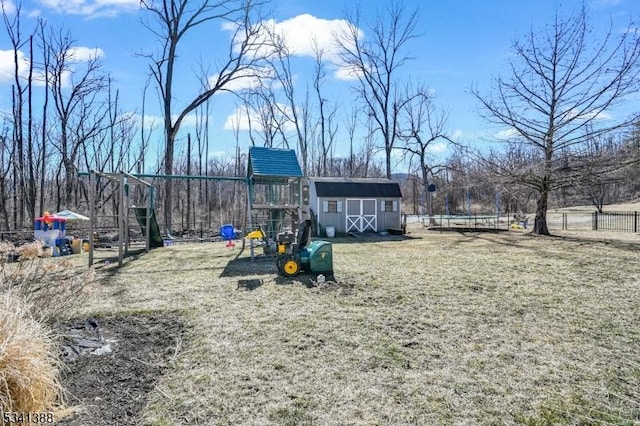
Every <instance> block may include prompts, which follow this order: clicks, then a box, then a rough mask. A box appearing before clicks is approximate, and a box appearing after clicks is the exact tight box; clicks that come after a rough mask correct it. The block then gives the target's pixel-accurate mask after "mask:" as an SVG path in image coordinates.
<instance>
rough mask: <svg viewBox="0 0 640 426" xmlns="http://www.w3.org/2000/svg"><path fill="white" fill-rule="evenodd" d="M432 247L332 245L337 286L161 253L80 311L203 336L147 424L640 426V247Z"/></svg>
mask: <svg viewBox="0 0 640 426" xmlns="http://www.w3.org/2000/svg"><path fill="white" fill-rule="evenodd" d="M414 236H418V235H415V234H414ZM419 237H420V238H416V239H411V240H404V241H394V239H393V238H388V239H386V240H385V241H365V242H361V243H354V242H353V240H347V239H343V240H336V241H335V243H334V246H333V248H334V267H335V271H336V278H337V280H338V284H335V285H331V286H323V287H309V286H307V284H308V283H309V278H310V277H309V276H306V277H305V276H301V277H299V278H298V279H294V280H288V279H284V278H280V277H278V276H277V273H276V268H275V265H274V264H273V262H266V261H256V262H250V261H248V260H246V258H241V259H238V260H236V259H235V258H234V256H235V255H236V254H237V250H236V251H235V252H233V251H229V250H227V249H225V248H224V244H222V243H216V244H202V245H191V246H174V247H168V248H163V249H159V250H155V251H153V252H152V253H150V254H148V255H144V256H141V257H140V258H138V259H136V260H134V261H131V262H129V263H128V264H127V265H126V266H125V267H124V268H122V269H121V270H116V269H114V268H111V267H105V268H102V269H101V272H100V273H99V278H100V286H99V288H98V289H96V291H94V292H93V293H92V297H91V300H90V302H89V303H88V304H87V305H85V306H83V308H82V310H81V312H82V313H84V314H87V313H94V314H95V313H101V312H102V313H115V312H122V313H132V312H134V313H135V312H140V311H167V312H169V311H171V312H174V311H178V312H182V314H183V315H184V317H185V319H186V321H187V322H188V323H189V325H190V332H189V334H190V336H189V339H188V340H189V341H190V342H192V343H191V345H190V346H189V347H184V348H182V350H181V351H180V352H179V354H178V356H177V358H176V361H175V365H174V366H173V369H172V371H171V372H170V373H169V374H168V375H167V376H166V377H164V378H163V379H162V380H161V382H160V383H158V385H157V388H156V391H155V392H153V394H152V395H151V399H150V403H149V405H148V407H147V409H146V410H145V422H146V424H153V425H169V424H312V423H313V424H354V425H356V424H357V425H359V424H366V425H369V424H389V425H391V424H393V425H402V424H407V425H408V424H531V425H538V424H539V425H543V424H634V422H638V421H640V391H639V389H640V363H639V361H638V360H640V346H639V345H638V342H640V329H639V328H638V326H637V324H638V322H639V320H640V286H639V285H638V284H639V283H640V270H639V269H638V267H637V265H638V264H639V261H640V256H639V255H638V248H639V246H638V242H637V241H627V242H625V241H618V240H613V239H611V240H608V241H597V240H592V239H585V238H580V237H579V236H578V237H576V236H572V235H563V236H560V237H535V236H532V235H530V234H527V233H523V232H509V233H497V234H491V233H466V234H460V233H451V232H443V233H439V232H433V231H432V232H427V233H424V234H422V235H419ZM245 255H247V253H245Z"/></svg>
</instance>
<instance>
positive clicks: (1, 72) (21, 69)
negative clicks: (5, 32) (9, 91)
mask: <svg viewBox="0 0 640 426" xmlns="http://www.w3.org/2000/svg"><path fill="white" fill-rule="evenodd" d="M14 72H15V61H14V56H13V50H0V84H2V83H9V82H12V81H13V79H14V78H15V77H14ZM27 72H29V61H28V60H27V59H26V58H25V57H24V53H22V51H18V73H19V74H20V75H21V76H25V75H26V74H27Z"/></svg>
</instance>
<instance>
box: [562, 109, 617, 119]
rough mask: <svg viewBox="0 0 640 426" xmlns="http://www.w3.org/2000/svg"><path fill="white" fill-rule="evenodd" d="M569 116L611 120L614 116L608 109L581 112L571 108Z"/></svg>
mask: <svg viewBox="0 0 640 426" xmlns="http://www.w3.org/2000/svg"><path fill="white" fill-rule="evenodd" d="M568 116H569V118H576V119H579V120H611V119H612V118H613V117H612V116H611V114H609V113H608V112H606V111H589V112H587V113H583V114H580V113H579V112H578V111H577V110H571V111H570V112H569V114H568Z"/></svg>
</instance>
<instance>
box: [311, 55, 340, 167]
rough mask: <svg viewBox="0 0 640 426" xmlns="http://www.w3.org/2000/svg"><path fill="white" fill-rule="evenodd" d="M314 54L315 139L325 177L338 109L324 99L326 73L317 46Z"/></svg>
mask: <svg viewBox="0 0 640 426" xmlns="http://www.w3.org/2000/svg"><path fill="white" fill-rule="evenodd" d="M314 52H315V59H316V60H315V67H314V69H313V89H314V92H315V95H316V98H317V102H318V126H317V135H318V136H317V137H318V139H319V142H320V143H319V146H320V149H321V152H320V155H321V158H320V165H321V166H322V169H321V170H320V173H319V174H320V176H327V173H328V172H329V169H330V168H329V166H328V161H329V156H330V152H331V149H332V147H333V141H334V139H335V135H336V133H337V131H338V126H337V123H336V120H335V117H336V113H337V111H338V107H337V105H335V104H329V101H328V100H327V99H326V98H325V97H324V93H323V90H322V86H323V84H324V82H325V80H326V76H327V72H326V69H325V66H324V59H323V53H324V52H322V50H320V48H319V47H318V46H317V44H316V45H315V46H314Z"/></svg>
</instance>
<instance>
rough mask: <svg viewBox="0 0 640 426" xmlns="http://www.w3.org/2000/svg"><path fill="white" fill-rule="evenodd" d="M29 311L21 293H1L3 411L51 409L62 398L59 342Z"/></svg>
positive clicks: (0, 406) (0, 388) (0, 397)
mask: <svg viewBox="0 0 640 426" xmlns="http://www.w3.org/2000/svg"><path fill="white" fill-rule="evenodd" d="M30 311H31V307H30V306H28V305H26V303H25V302H24V301H23V300H22V298H21V297H20V296H19V295H17V294H15V293H14V292H10V291H9V292H4V293H0V411H1V412H23V413H33V412H41V413H42V412H50V411H52V410H53V409H54V408H56V407H57V405H58V404H60V401H61V392H62V388H61V386H60V383H59V382H58V379H57V377H58V370H59V360H58V357H57V356H56V354H58V352H59V351H58V348H57V345H56V342H55V341H54V339H53V337H52V335H51V332H50V331H49V330H48V329H47V327H46V326H44V325H43V324H42V323H40V322H38V321H37V320H36V319H35V318H33V317H32V316H31V315H30V314H29V312H30ZM0 422H2V420H0Z"/></svg>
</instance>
